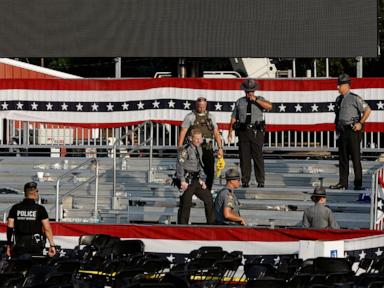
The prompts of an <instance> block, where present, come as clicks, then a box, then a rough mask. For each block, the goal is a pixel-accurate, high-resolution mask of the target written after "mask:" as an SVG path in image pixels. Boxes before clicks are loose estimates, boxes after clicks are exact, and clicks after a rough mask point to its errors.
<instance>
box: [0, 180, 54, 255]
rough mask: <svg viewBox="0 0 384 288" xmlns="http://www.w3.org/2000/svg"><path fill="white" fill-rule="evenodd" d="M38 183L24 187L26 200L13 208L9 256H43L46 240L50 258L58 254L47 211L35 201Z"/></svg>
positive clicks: (9, 227)
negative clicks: (48, 245)
mask: <svg viewBox="0 0 384 288" xmlns="http://www.w3.org/2000/svg"><path fill="white" fill-rule="evenodd" d="M38 192H39V190H38V189H37V184H36V182H28V183H26V184H25V185H24V195H25V198H24V200H23V201H22V202H20V203H18V204H15V205H13V206H12V208H11V210H10V211H9V215H8V220H7V252H6V254H7V256H14V257H17V256H20V255H23V254H31V255H42V254H43V249H44V247H45V241H46V238H47V239H48V241H49V244H50V247H49V250H48V255H49V256H51V257H52V256H54V255H55V254H56V247H55V243H54V241H53V234H52V229H51V225H50V224H49V218H48V213H47V210H46V209H45V208H44V207H43V206H41V205H39V204H37V203H36V202H35V201H36V200H37V199H38V198H39V194H38Z"/></svg>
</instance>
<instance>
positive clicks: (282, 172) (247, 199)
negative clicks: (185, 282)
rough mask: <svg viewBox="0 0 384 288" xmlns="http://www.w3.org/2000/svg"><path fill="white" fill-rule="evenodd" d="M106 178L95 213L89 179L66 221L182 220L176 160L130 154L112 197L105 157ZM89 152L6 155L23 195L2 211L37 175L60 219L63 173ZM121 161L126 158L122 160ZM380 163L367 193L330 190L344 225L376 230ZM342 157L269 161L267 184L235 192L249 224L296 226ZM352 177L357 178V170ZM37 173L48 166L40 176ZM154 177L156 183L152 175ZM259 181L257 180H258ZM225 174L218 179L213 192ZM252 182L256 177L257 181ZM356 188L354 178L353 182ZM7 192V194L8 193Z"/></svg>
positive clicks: (82, 174) (77, 177)
mask: <svg viewBox="0 0 384 288" xmlns="http://www.w3.org/2000/svg"><path fill="white" fill-rule="evenodd" d="M98 161H99V167H100V174H99V175H100V176H99V183H98V186H99V190H98V197H97V199H98V206H97V207H98V209H97V213H95V211H94V202H95V183H94V182H90V183H86V184H84V185H82V186H81V187H80V188H79V189H77V191H76V192H74V193H72V194H70V195H68V196H67V197H66V198H64V199H63V200H62V203H61V204H62V206H60V209H61V210H62V211H60V212H61V215H62V217H61V221H66V222H81V223H90V222H98V223H132V222H133V223H167V224H175V223H176V219H177V209H178V203H179V195H180V192H179V191H178V190H177V188H175V187H174V186H172V185H171V176H172V175H173V173H174V169H175V161H176V160H175V159H174V158H172V157H171V158H154V159H153V164H152V167H153V168H152V171H148V170H149V168H148V158H145V157H132V158H129V159H126V161H127V162H126V163H125V165H124V167H123V168H124V169H121V168H122V167H121V165H118V169H117V174H116V180H117V181H116V194H115V197H113V196H114V195H113V188H112V186H113V167H112V166H113V163H112V162H113V161H112V159H111V158H99V159H98ZM81 162H84V158H47V157H3V158H0V183H1V184H0V189H2V190H1V191H5V190H4V189H8V191H13V193H15V191H18V193H17V194H0V216H1V217H2V219H4V215H6V213H7V212H8V209H9V207H10V206H11V205H12V204H14V203H15V202H17V201H19V200H21V199H22V198H23V194H22V187H23V185H24V183H25V182H28V181H33V180H35V181H38V183H39V191H40V195H41V198H42V199H44V201H43V204H44V205H45V206H46V208H47V210H48V212H49V215H50V218H52V219H54V218H55V212H56V208H55V207H56V206H55V199H56V198H55V195H56V179H57V177H59V176H60V175H63V174H64V173H66V172H68V171H69V170H70V169H72V168H73V167H76V166H77V165H78V164H79V163H81ZM119 164H120V162H119ZM380 164H381V163H379V162H376V161H364V162H363V163H362V165H363V175H364V176H363V178H364V179H363V181H364V186H365V187H367V190H366V191H354V190H344V191H338V190H330V189H328V190H327V194H328V198H327V199H328V205H329V206H330V208H331V209H332V210H333V211H334V213H335V216H336V219H337V220H338V222H339V223H340V225H341V227H343V228H352V229H355V228H356V229H358V228H369V224H370V202H366V201H358V200H361V196H362V195H363V194H364V193H369V187H370V185H371V182H370V181H371V174H372V172H373V171H374V170H375V169H376V168H378V167H379V166H380ZM337 165H338V162H337V161H335V160H289V159H267V160H266V163H265V166H266V187H265V188H257V187H256V185H251V187H249V188H247V189H243V188H239V189H238V190H237V191H236V194H237V195H238V198H239V201H240V203H241V214H242V216H244V217H245V218H246V219H247V222H248V224H249V225H250V226H257V227H272V228H273V227H297V226H300V223H301V218H302V213H303V210H304V209H305V208H306V207H309V206H311V205H313V203H312V201H311V200H310V194H311V193H312V191H313V186H315V185H319V184H320V183H322V184H323V185H324V186H325V187H328V186H329V185H331V184H334V183H336V182H337V181H338V167H337ZM236 166H238V159H226V169H228V168H230V167H236ZM351 171H352V175H351V176H350V181H352V180H353V169H351ZM37 172H44V177H43V178H40V179H39V178H37ZM92 173H93V172H92V168H90V169H89V168H86V167H85V168H82V169H79V170H78V171H76V172H73V175H71V177H69V178H68V179H67V180H66V181H63V182H62V183H61V189H62V190H61V191H63V193H64V192H65V191H67V190H69V189H71V188H72V187H74V186H76V185H79V183H81V182H82V181H85V179H87V177H89V176H90V175H92ZM148 180H150V181H148ZM253 182H254V180H253ZM224 184H225V180H223V179H219V178H216V181H215V184H214V187H213V190H214V192H213V193H214V194H215V192H217V191H218V190H219V189H220V188H221V187H222V186H223V185H224ZM251 184H252V182H251ZM350 187H352V188H353V184H350ZM4 193H5V192H4ZM193 202H194V206H193V208H192V210H191V218H190V220H191V223H192V224H203V223H205V216H204V215H205V214H204V208H203V203H202V202H201V201H200V200H198V199H194V200H193Z"/></svg>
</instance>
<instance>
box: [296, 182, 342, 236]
mask: <svg viewBox="0 0 384 288" xmlns="http://www.w3.org/2000/svg"><path fill="white" fill-rule="evenodd" d="M326 197H327V194H326V192H325V189H324V187H315V190H314V191H313V194H312V196H311V199H312V201H313V202H315V205H314V206H312V207H309V208H307V209H305V210H304V214H303V226H304V227H306V228H315V229H340V226H339V224H338V223H337V221H336V219H335V216H334V215H333V213H332V211H331V209H329V208H328V207H327V206H325V204H326V203H327V198H326Z"/></svg>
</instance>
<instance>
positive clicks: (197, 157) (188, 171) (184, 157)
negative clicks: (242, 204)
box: [176, 128, 215, 224]
mask: <svg viewBox="0 0 384 288" xmlns="http://www.w3.org/2000/svg"><path fill="white" fill-rule="evenodd" d="M202 141H203V137H202V133H201V131H200V130H199V129H197V128H195V129H192V131H191V136H190V143H188V144H186V145H185V146H183V149H181V150H179V154H178V161H177V164H176V177H177V179H178V180H179V181H180V189H181V190H182V191H184V192H183V194H182V196H181V197H180V207H179V211H178V215H177V216H178V219H177V222H178V224H188V222H189V214H190V211H191V207H192V196H193V195H196V196H197V197H198V198H199V199H200V200H202V201H203V202H204V208H205V217H206V219H207V223H208V224H214V223H215V213H214V210H213V200H212V195H211V191H210V190H208V189H207V186H206V184H205V175H204V170H203V165H202V149H201V143H202Z"/></svg>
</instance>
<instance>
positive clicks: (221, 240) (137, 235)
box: [0, 223, 384, 255]
mask: <svg viewBox="0 0 384 288" xmlns="http://www.w3.org/2000/svg"><path fill="white" fill-rule="evenodd" d="M52 228H53V234H54V238H55V242H56V244H57V245H60V246H62V247H63V248H74V247H75V246H76V245H77V244H78V239H79V236H81V235H86V234H108V235H113V236H117V237H120V238H124V239H141V240H142V241H144V243H145V247H146V248H145V250H146V252H153V253H174V254H187V253H189V252H190V251H192V250H194V249H198V248H199V247H201V246H221V247H223V249H224V250H226V251H235V250H240V251H243V253H244V254H246V255H283V254H284V255H285V254H297V253H298V252H299V241H300V240H323V241H334V240H345V250H357V249H368V248H374V247H382V246H383V243H384V232H382V231H373V230H313V229H276V230H271V229H256V228H246V227H245V228H244V227H208V226H175V225H168V226H164V225H110V224H108V225H107V224H69V223H52ZM5 231H6V226H5V224H0V238H1V239H3V240H5Z"/></svg>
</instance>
